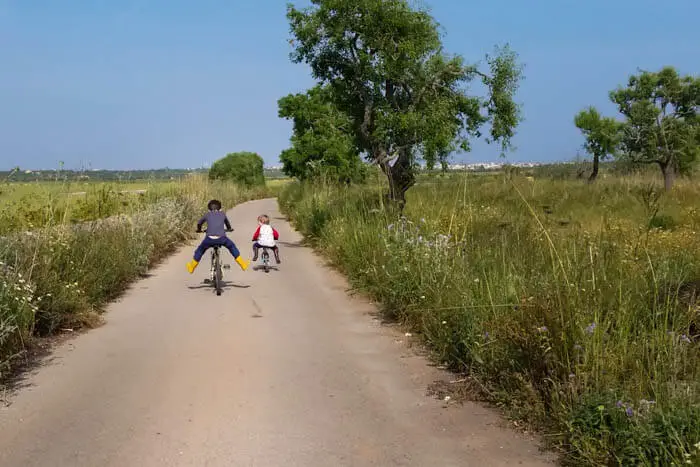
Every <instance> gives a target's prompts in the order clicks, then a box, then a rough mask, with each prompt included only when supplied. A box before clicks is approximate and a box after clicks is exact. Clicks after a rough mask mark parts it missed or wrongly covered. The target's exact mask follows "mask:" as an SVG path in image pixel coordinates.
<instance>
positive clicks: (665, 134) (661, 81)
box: [610, 67, 700, 189]
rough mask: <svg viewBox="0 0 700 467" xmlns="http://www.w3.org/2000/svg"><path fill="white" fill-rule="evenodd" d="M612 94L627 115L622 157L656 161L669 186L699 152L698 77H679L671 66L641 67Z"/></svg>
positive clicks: (692, 161) (699, 103)
mask: <svg viewBox="0 0 700 467" xmlns="http://www.w3.org/2000/svg"><path fill="white" fill-rule="evenodd" d="M610 99H611V100H612V101H613V102H614V103H615V104H616V105H617V106H618V109H619V111H620V113H621V114H622V115H624V117H625V118H626V122H625V126H624V132H623V138H622V144H623V148H624V151H623V152H622V157H625V158H629V159H630V160H632V161H634V162H636V163H645V164H649V163H655V164H658V165H659V167H660V168H661V170H662V172H663V174H664V178H665V182H666V188H667V189H670V188H671V186H672V184H673V182H674V179H675V176H676V175H677V174H685V173H688V172H689V171H690V170H691V168H692V167H693V165H694V164H695V162H696V161H697V159H698V156H699V155H700V117H699V116H698V112H699V111H700V78H698V77H693V76H681V75H679V74H678V72H677V71H676V70H675V69H674V68H672V67H666V68H663V69H662V70H661V71H659V72H648V71H644V72H641V73H639V74H638V75H633V76H631V77H630V78H629V81H628V83H627V87H624V88H623V87H620V88H618V89H617V90H615V91H612V92H611V93H610Z"/></svg>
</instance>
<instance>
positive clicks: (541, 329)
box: [537, 326, 549, 332]
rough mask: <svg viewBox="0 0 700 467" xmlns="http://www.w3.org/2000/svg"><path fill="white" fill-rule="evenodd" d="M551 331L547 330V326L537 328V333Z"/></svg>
mask: <svg viewBox="0 0 700 467" xmlns="http://www.w3.org/2000/svg"><path fill="white" fill-rule="evenodd" d="M547 331H549V329H547V326H541V327H539V328H537V332H547Z"/></svg>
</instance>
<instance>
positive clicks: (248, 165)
mask: <svg viewBox="0 0 700 467" xmlns="http://www.w3.org/2000/svg"><path fill="white" fill-rule="evenodd" d="M263 165H264V164H263V160H262V157H260V156H259V155H257V154H255V153H252V152H236V153H232V154H228V155H226V157H223V158H221V159H219V160H218V161H216V162H214V164H212V166H211V169H210V170H209V179H210V180H224V181H231V182H235V183H239V184H241V185H243V186H248V187H252V186H262V185H265V175H264V167H263Z"/></svg>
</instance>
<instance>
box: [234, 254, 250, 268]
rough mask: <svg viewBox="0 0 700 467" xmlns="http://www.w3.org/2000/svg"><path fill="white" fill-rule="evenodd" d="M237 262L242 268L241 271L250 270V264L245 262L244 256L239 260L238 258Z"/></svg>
mask: <svg viewBox="0 0 700 467" xmlns="http://www.w3.org/2000/svg"><path fill="white" fill-rule="evenodd" d="M236 262H237V263H238V265H239V266H240V267H241V269H243V270H244V271H245V270H246V269H248V266H250V263H249V262H248V261H246V260H244V259H243V257H242V256H239V257H238V258H236Z"/></svg>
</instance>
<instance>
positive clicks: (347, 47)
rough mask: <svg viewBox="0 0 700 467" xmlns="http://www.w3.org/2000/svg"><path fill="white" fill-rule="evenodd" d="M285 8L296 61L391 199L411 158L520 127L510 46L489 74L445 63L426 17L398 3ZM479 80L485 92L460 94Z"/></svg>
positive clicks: (500, 136) (440, 156)
mask: <svg viewBox="0 0 700 467" xmlns="http://www.w3.org/2000/svg"><path fill="white" fill-rule="evenodd" d="M312 3H313V6H312V7H309V8H306V9H301V10H300V9H297V8H295V7H293V6H289V7H288V14H287V16H288V18H289V21H290V25H291V31H292V35H293V36H294V40H293V43H294V45H295V50H294V52H293V54H292V58H293V60H294V61H295V62H296V63H300V62H305V63H307V64H309V65H310V67H311V70H312V74H313V76H314V77H315V78H316V79H317V80H319V82H321V83H322V84H326V85H328V86H330V89H331V90H332V93H331V96H332V98H333V101H334V103H335V105H336V106H337V108H338V109H339V110H341V111H342V112H344V113H346V114H347V116H348V117H349V119H350V121H351V123H352V136H353V139H354V141H355V144H356V145H357V147H358V149H359V150H360V152H363V153H365V154H366V155H367V157H368V158H369V160H371V161H373V162H374V163H376V164H378V165H379V166H380V167H381V168H382V170H383V171H384V173H385V174H386V176H387V179H388V181H389V187H390V196H391V198H392V199H395V200H397V201H400V202H403V201H404V200H405V198H404V196H405V192H406V190H408V188H410V187H411V186H412V185H413V184H414V183H415V167H416V159H417V157H423V158H424V159H425V160H426V161H427V162H428V164H429V165H430V166H432V165H434V164H435V162H437V161H440V162H442V161H444V160H446V158H447V156H448V155H449V153H450V152H451V151H453V150H455V149H457V148H459V149H462V150H468V148H469V139H470V138H471V137H475V136H481V132H480V128H481V127H482V126H483V125H484V124H486V123H487V122H491V133H490V134H491V138H490V140H497V141H500V142H501V143H502V144H503V147H504V148H507V147H508V146H509V142H510V139H511V137H512V136H513V134H514V127H515V124H516V123H517V122H518V120H519V114H518V107H517V105H515V103H514V102H513V94H514V92H515V90H516V89H517V84H518V82H519V79H520V67H519V66H518V65H517V64H516V61H515V59H516V57H515V54H513V53H512V52H511V51H510V50H509V49H507V48H506V49H504V50H502V51H497V54H496V56H495V57H487V61H488V63H489V65H490V74H487V73H483V72H481V71H479V70H478V68H477V67H476V66H473V65H465V64H464V61H463V59H462V58H461V57H459V56H448V55H447V54H445V53H444V51H443V49H442V43H441V39H440V35H439V33H438V28H437V24H436V22H435V20H434V19H433V18H432V16H430V14H429V13H428V12H427V11H425V10H420V9H414V8H412V7H411V5H409V3H408V2H407V1H406V0H358V1H354V2H347V1H344V0H313V1H312ZM475 78H481V79H482V82H483V84H485V85H486V87H487V88H488V90H489V92H488V95H487V96H485V97H476V96H469V95H467V92H466V85H467V84H468V83H470V82H471V81H473V80H474V79H475Z"/></svg>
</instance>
